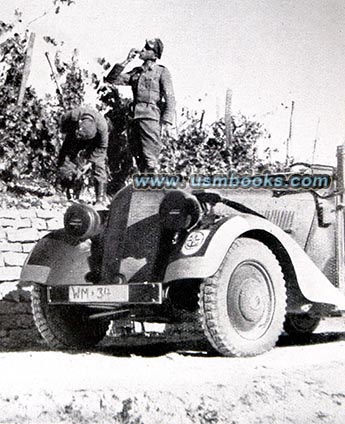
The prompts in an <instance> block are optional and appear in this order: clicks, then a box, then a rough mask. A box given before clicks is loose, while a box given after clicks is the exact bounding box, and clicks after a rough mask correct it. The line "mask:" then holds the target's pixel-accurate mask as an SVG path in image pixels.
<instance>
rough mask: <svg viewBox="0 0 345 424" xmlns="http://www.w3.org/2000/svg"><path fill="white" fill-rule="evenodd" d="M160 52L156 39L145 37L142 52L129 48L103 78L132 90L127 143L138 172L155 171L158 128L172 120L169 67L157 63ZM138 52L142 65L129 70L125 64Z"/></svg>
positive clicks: (159, 131)
mask: <svg viewBox="0 0 345 424" xmlns="http://www.w3.org/2000/svg"><path fill="white" fill-rule="evenodd" d="M162 52H163V43H162V41H161V40H160V39H159V38H154V39H152V40H146V44H145V46H144V47H143V49H142V50H141V51H139V50H137V49H131V50H130V52H129V54H128V57H127V59H126V60H125V61H123V62H122V63H117V64H115V66H114V67H113V68H112V70H111V71H110V73H109V74H108V75H107V77H106V78H105V81H106V82H109V83H111V84H114V85H130V86H131V87H132V91H133V116H132V120H131V122H130V125H129V134H128V136H129V137H128V138H129V145H130V148H131V152H132V155H133V156H134V158H135V160H136V164H137V167H138V169H139V171H140V172H155V171H156V170H157V168H158V157H159V154H160V152H161V150H162V142H161V131H162V126H163V127H166V126H167V125H171V124H172V122H173V117H174V112H175V97H174V90H173V85H172V80H171V75H170V72H169V71H168V69H167V68H166V67H164V66H162V65H158V64H157V63H156V61H157V59H160V58H161V56H162ZM137 54H139V59H141V60H143V64H142V65H141V66H139V67H136V68H134V69H133V70H131V71H129V72H123V71H124V69H125V67H126V66H127V65H128V64H129V63H130V62H131V61H132V60H133V59H134V58H135V57H136V55H137Z"/></svg>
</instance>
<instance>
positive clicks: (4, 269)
mask: <svg viewBox="0 0 345 424" xmlns="http://www.w3.org/2000/svg"><path fill="white" fill-rule="evenodd" d="M63 213H64V209H56V208H54V209H53V208H49V207H47V208H45V209H44V208H31V209H22V210H20V209H14V208H13V209H11V208H9V209H0V350H8V349H18V348H24V349H30V348H32V347H36V346H40V345H42V340H41V337H40V335H39V334H38V331H37V330H36V327H35V325H34V322H33V318H32V314H31V307H30V293H29V291H27V290H23V289H20V288H18V287H17V283H18V280H19V277H20V272H21V267H22V266H23V264H24V261H25V259H26V257H27V255H28V254H29V252H30V251H31V250H32V248H33V247H34V245H35V243H36V242H37V241H38V240H39V239H41V238H42V237H43V236H44V235H45V234H47V233H48V232H50V231H52V230H56V229H59V228H62V226H63Z"/></svg>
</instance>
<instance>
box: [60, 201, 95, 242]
mask: <svg viewBox="0 0 345 424" xmlns="http://www.w3.org/2000/svg"><path fill="white" fill-rule="evenodd" d="M100 224H101V218H100V216H99V214H98V212H97V211H95V210H94V209H93V208H92V207H91V206H88V205H80V204H78V203H75V204H74V205H72V206H70V207H69V208H68V209H67V211H66V213H65V216H64V226H65V231H66V233H67V234H68V235H70V236H72V237H75V238H79V239H87V238H90V237H93V236H95V235H96V234H98V233H99V231H100Z"/></svg>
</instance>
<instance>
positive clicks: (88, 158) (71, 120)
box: [58, 106, 109, 206]
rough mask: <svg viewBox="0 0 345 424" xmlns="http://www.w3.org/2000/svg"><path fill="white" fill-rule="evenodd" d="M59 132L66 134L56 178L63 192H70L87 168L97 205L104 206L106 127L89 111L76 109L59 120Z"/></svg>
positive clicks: (101, 119) (93, 111) (97, 116)
mask: <svg viewBox="0 0 345 424" xmlns="http://www.w3.org/2000/svg"><path fill="white" fill-rule="evenodd" d="M61 132H62V133H65V134H66V136H65V140H64V142H63V144H62V147H61V150H60V153H59V158H58V167H59V171H58V178H59V180H60V182H61V185H62V186H63V188H70V187H71V186H72V185H73V183H74V182H75V183H77V184H78V181H77V180H78V179H79V178H80V177H81V176H82V174H83V172H84V171H86V170H87V169H88V168H91V170H92V176H93V181H94V186H95V192H96V205H97V206H99V205H104V206H105V202H106V183H107V172H106V154H107V148H108V138H109V134H108V124H107V122H106V120H105V118H104V117H103V116H102V115H101V114H100V113H99V112H98V111H97V110H95V109H93V108H92V107H88V106H85V107H78V108H75V109H73V110H71V111H69V112H67V113H65V114H64V115H63V117H62V119H61Z"/></svg>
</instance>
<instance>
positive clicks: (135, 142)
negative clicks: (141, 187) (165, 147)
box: [128, 119, 162, 172]
mask: <svg viewBox="0 0 345 424" xmlns="http://www.w3.org/2000/svg"><path fill="white" fill-rule="evenodd" d="M128 136H129V137H128V139H129V146H130V149H131V153H132V155H133V157H134V158H135V161H136V164H137V167H138V169H139V171H140V172H154V171H155V170H156V169H157V168H158V157H159V154H160V152H161V150H162V142H161V125H160V123H159V121H155V120H153V119H133V120H132V121H131V122H130V125H129V134H128Z"/></svg>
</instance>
